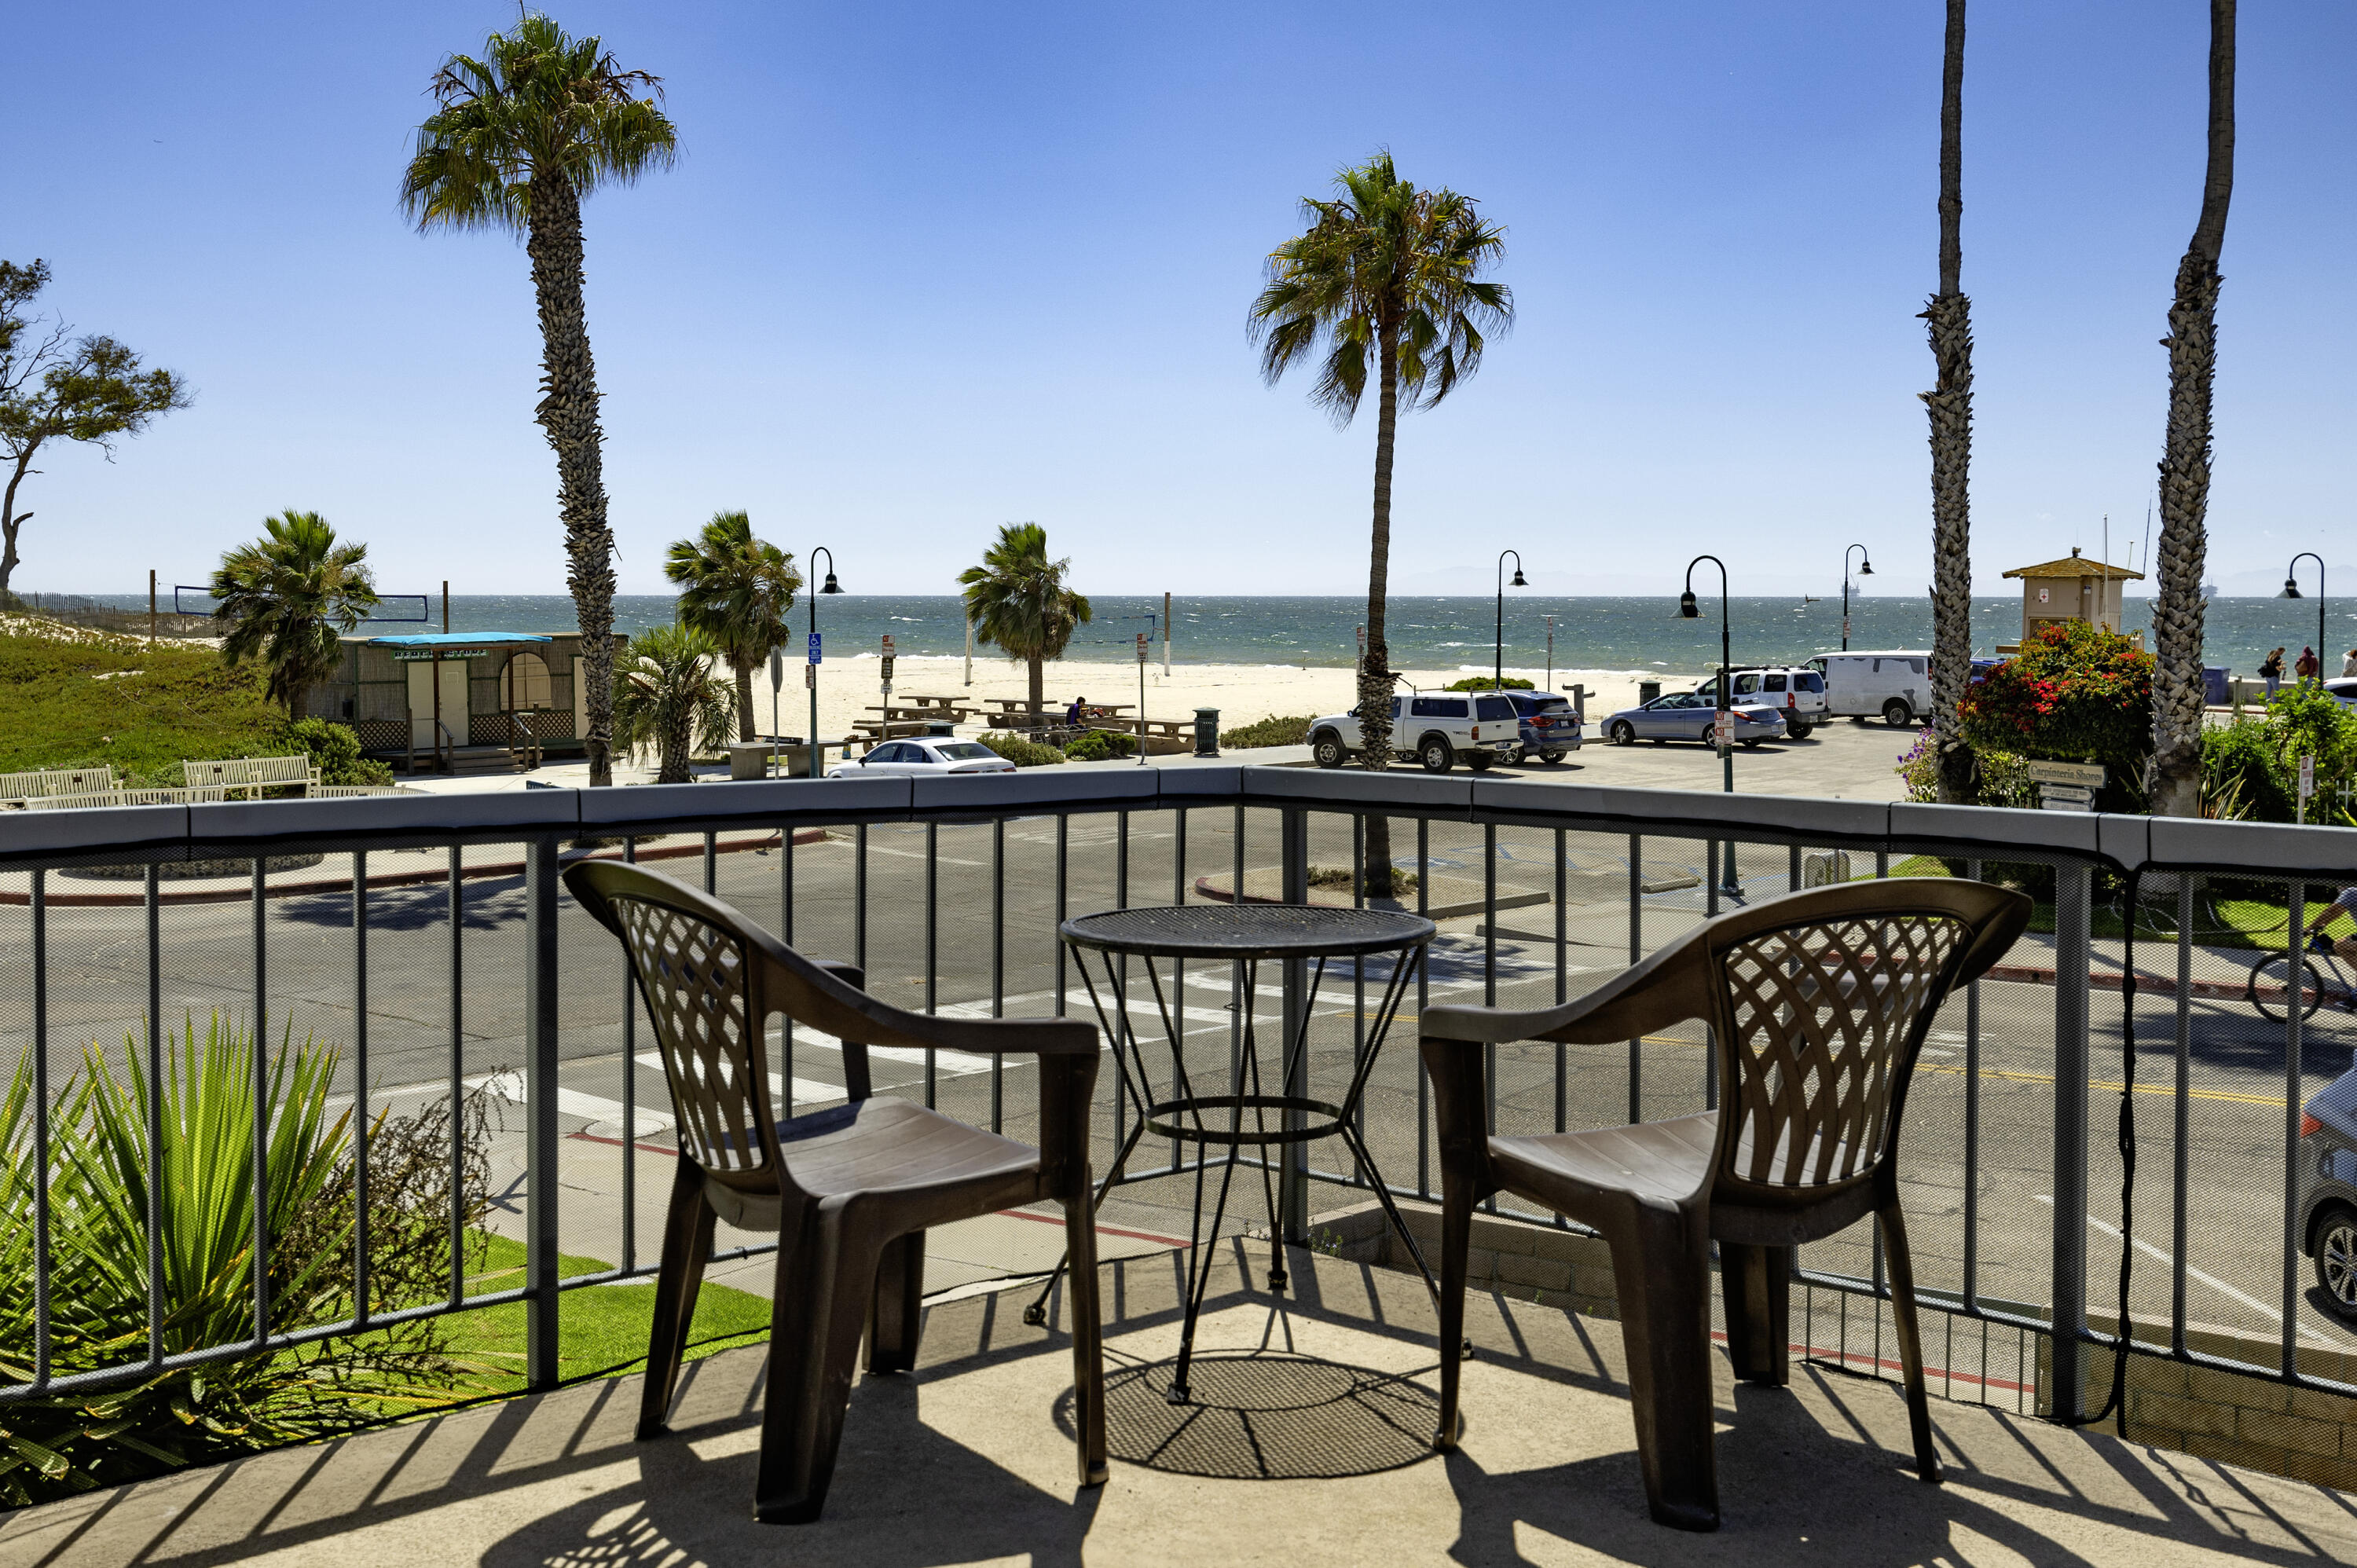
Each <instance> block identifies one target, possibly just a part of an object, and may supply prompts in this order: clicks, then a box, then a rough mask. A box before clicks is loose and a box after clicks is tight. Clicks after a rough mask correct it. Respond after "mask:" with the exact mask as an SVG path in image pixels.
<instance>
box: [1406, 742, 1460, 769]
mask: <svg viewBox="0 0 2357 1568" xmlns="http://www.w3.org/2000/svg"><path fill="white" fill-rule="evenodd" d="M1415 759H1416V760H1417V761H1418V762H1421V763H1423V764H1424V770H1425V771H1426V773H1446V772H1448V770H1449V768H1453V767H1455V766H1456V763H1457V753H1456V752H1455V751H1454V750H1453V749H1451V748H1450V746H1449V744H1448V741H1447V740H1445V739H1443V738H1442V737H1441V736H1437V735H1436V736H1426V738H1425V741H1424V744H1423V745H1421V746H1417V747H1416V748H1415Z"/></svg>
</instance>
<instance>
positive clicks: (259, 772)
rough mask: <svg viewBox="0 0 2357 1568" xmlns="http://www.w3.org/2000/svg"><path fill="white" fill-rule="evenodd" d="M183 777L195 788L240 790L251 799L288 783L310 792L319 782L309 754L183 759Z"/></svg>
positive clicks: (244, 796) (301, 792)
mask: <svg viewBox="0 0 2357 1568" xmlns="http://www.w3.org/2000/svg"><path fill="white" fill-rule="evenodd" d="M180 779H181V782H182V783H183V784H185V785H186V786H187V787H188V788H189V789H231V790H239V791H242V792H243V798H244V799H246V800H260V799H261V798H262V791H263V790H264V789H280V788H285V787H288V786H292V787H293V788H294V789H296V790H297V791H298V792H299V793H300V794H303V795H308V794H309V793H310V792H311V791H312V789H314V788H315V787H317V784H318V782H319V776H318V775H317V774H316V773H314V772H313V771H312V770H311V759H310V758H309V757H215V758H210V759H208V760H204V761H197V762H183V763H181V764H180Z"/></svg>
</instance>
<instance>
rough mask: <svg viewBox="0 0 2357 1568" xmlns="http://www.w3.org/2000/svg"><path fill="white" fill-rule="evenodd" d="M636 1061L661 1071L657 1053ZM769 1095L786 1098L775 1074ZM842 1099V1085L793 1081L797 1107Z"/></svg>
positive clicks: (642, 1053)
mask: <svg viewBox="0 0 2357 1568" xmlns="http://www.w3.org/2000/svg"><path fill="white" fill-rule="evenodd" d="M638 1061H639V1065H640V1067H643V1068H651V1069H654V1070H655V1071H656V1072H661V1071H662V1056H661V1055H660V1054H659V1053H657V1052H654V1051H640V1053H639V1057H638ZM770 1095H771V1096H772V1098H773V1099H775V1100H778V1101H783V1100H784V1099H785V1097H786V1080H785V1079H782V1078H780V1077H779V1076H778V1075H777V1074H776V1073H771V1074H770ZM842 1098H843V1085H841V1084H839V1083H829V1082H827V1081H826V1080H825V1079H817V1078H797V1079H794V1103H795V1104H796V1105H797V1106H802V1105H823V1104H825V1103H827V1102H828V1101H834V1100H840V1099H842Z"/></svg>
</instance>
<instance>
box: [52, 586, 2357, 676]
mask: <svg viewBox="0 0 2357 1568" xmlns="http://www.w3.org/2000/svg"><path fill="white" fill-rule="evenodd" d="M98 602H100V603H102V604H110V605H114V606H118V607H122V608H124V609H139V610H144V609H145V608H146V607H147V600H146V596H145V595H144V594H143V595H139V596H130V595H122V596H101V597H100V598H99V601H98ZM811 602H812V601H811V599H810V598H809V596H805V597H804V599H803V600H802V603H800V604H798V605H796V606H795V607H794V612H793V625H794V629H795V632H796V634H797V642H796V648H795V654H794V657H796V658H797V659H798V658H799V657H800V652H801V642H800V638H801V636H802V634H803V633H804V631H805V630H806V628H807V627H808V626H809V618H810V606H811ZM816 602H817V606H818V626H819V631H820V633H821V636H822V638H823V645H824V650H825V655H826V657H828V658H832V659H854V658H860V657H870V658H872V657H874V656H876V654H877V652H879V651H880V649H881V643H882V639H883V638H884V636H885V635H886V634H889V635H890V636H891V637H892V639H893V641H894V644H895V647H894V651H895V652H896V653H899V654H901V655H904V656H916V655H935V656H940V655H955V654H959V653H963V651H964V650H965V622H964V618H963V610H962V608H961V606H960V601H959V600H958V599H957V598H955V597H954V596H949V595H937V596H906V597H902V596H891V595H868V594H845V595H842V596H833V597H821V598H819V599H818V600H817V601H816ZM1090 603H1091V606H1092V608H1093V609H1094V611H1095V616H1094V618H1093V619H1092V620H1091V622H1090V623H1089V624H1088V625H1087V626H1084V627H1082V628H1081V631H1080V635H1079V636H1078V637H1076V638H1075V639H1073V641H1072V645H1071V648H1070V649H1069V650H1067V652H1066V655H1065V656H1066V657H1067V658H1069V659H1072V660H1082V661H1092V662H1103V663H1123V662H1128V661H1131V660H1134V659H1135V641H1134V640H1133V639H1135V636H1136V634H1137V633H1138V632H1141V631H1146V630H1148V629H1149V628H1150V629H1151V630H1152V632H1153V635H1154V646H1153V657H1154V658H1155V659H1156V660H1160V658H1161V656H1162V649H1161V628H1160V625H1159V622H1160V619H1161V613H1162V600H1161V598H1160V596H1154V597H1151V598H1148V597H1145V596H1125V595H1120V594H1094V595H1092V596H1090ZM1703 603H1704V609H1703V616H1702V618H1701V619H1699V620H1681V619H1680V618H1678V614H1677V600H1676V599H1675V598H1674V597H1669V596H1663V597H1658V598H1654V597H1647V598H1550V597H1541V596H1534V595H1529V594H1520V593H1515V592H1513V591H1512V590H1509V591H1508V593H1507V596H1506V604H1505V620H1504V627H1503V639H1504V653H1505V662H1506V667H1507V668H1508V669H1509V670H1517V671H1542V670H1544V668H1545V667H1546V665H1547V662H1548V647H1547V636H1548V628H1547V618H1548V617H1550V616H1551V617H1553V618H1554V621H1555V625H1554V650H1553V663H1554V667H1555V669H1557V670H1584V671H1610V670H1619V671H1635V672H1641V673H1652V672H1654V671H1662V672H1665V673H1686V672H1692V671H1702V670H1706V669H1707V668H1709V667H1710V666H1712V665H1715V664H1717V662H1718V608H1719V607H1718V601H1717V599H1716V598H1706V599H1705V600H1704V602H1703ZM188 607H189V608H201V607H207V606H200V605H197V604H194V603H192V604H190V605H189V606H188ZM412 609H414V601H412V602H411V603H410V604H409V605H405V606H404V607H402V612H403V613H408V612H409V611H410V610H412ZM2146 609H2147V601H2145V600H2142V599H2129V600H2128V601H2127V603H2126V621H2127V625H2126V628H2124V629H2126V630H2131V631H2134V630H2139V629H2142V628H2143V627H2144V626H2145V622H2146ZM2325 609H2326V623H2325V625H2326V630H2325V637H2326V639H2327V641H2328V644H2329V645H2330V654H2329V657H2328V664H2329V667H2330V669H2331V670H2332V671H2333V672H2334V673H2336V674H2337V673H2338V672H2339V671H2340V669H2341V663H2340V655H2341V653H2342V652H2344V651H2345V650H2348V649H2350V648H2352V647H2357V608H2351V607H2348V606H2347V602H2346V601H2327V602H2326V604H2325ZM429 610H430V613H431V615H432V620H431V621H430V622H429V623H427V624H426V625H424V626H420V625H418V624H416V623H414V622H412V623H410V624H408V625H406V626H404V625H403V624H400V623H396V622H391V621H387V622H381V623H371V629H375V630H379V631H382V632H387V633H390V632H396V631H401V630H404V629H407V630H426V629H438V628H439V626H440V620H441V614H440V607H439V605H438V604H436V605H434V606H431V607H429ZM1728 610H1729V614H1728V622H1729V629H1730V632H1731V640H1732V644H1733V650H1734V654H1735V658H1736V660H1738V662H1743V663H1773V662H1778V661H1782V660H1803V659H1807V658H1809V657H1811V656H1813V655H1814V654H1818V653H1826V652H1831V651H1832V650H1835V649H1837V648H1839V647H1840V646H1841V631H1842V628H1841V620H1842V607H1841V600H1840V598H1839V597H1838V596H1836V597H1833V598H1826V599H1813V600H1805V601H1804V600H1801V599H1796V598H1790V597H1784V598H1758V597H1738V598H1736V599H1734V600H1733V601H1731V603H1730V604H1729V606H1728ZM614 612H615V614H614V619H615V627H616V629H618V630H620V631H625V632H634V631H642V630H645V629H647V628H651V627H656V626H663V625H667V624H669V623H670V621H671V619H672V615H673V601H672V599H671V597H670V596H667V595H652V594H646V595H627V596H618V597H617V598H616V600H615V601H614ZM1497 617H1498V609H1497V601H1496V600H1495V599H1493V598H1483V597H1470V598H1468V597H1450V598H1432V597H1420V598H1419V597H1405V596H1396V597H1394V598H1393V599H1392V600H1391V602H1390V606H1389V628H1388V631H1389V638H1390V642H1391V655H1392V663H1393V665H1394V667H1395V668H1398V669H1404V670H1459V669H1461V670H1465V671H1480V670H1487V669H1489V668H1490V667H1491V660H1492V659H1493V657H1494V655H1493V653H1492V651H1491V649H1492V644H1493V641H1494V639H1497V638H1498V636H1499V634H1500V632H1499V624H1498V618H1497ZM1365 618H1366V603H1365V601H1364V600H1363V599H1359V598H1351V597H1342V596H1333V597H1327V596H1315V597H1311V596H1304V597H1286V596H1254V597H1234V598H1187V597H1181V598H1179V599H1176V600H1174V601H1173V603H1172V607H1171V619H1172V622H1173V625H1172V627H1171V633H1172V638H1171V657H1172V659H1173V660H1179V661H1183V662H1186V663H1190V664H1270V665H1320V666H1329V667H1334V668H1343V669H1347V668H1349V667H1350V666H1351V663H1352V662H1353V661H1354V660H1355V658H1356V636H1355V632H1356V628H1357V627H1358V626H1359V625H1360V623H1361V622H1362V621H1363V620H1364V619H1365ZM574 624H575V618H574V611H573V601H572V600H571V599H569V598H566V597H565V596H562V595H519V596H503V595H469V596H452V598H451V600H450V628H451V629H452V630H453V631H557V630H563V629H565V628H569V627H571V626H573V625H574ZM2020 628H2021V601H2020V599H2019V598H2018V596H2012V595H2007V596H2005V597H2002V598H1980V599H1975V600H1974V602H1973V650H1974V651H1975V653H1981V654H1986V653H1989V652H1990V651H1992V650H1993V649H1994V648H1995V646H1996V644H1997V643H1998V642H2001V641H2002V642H2010V641H2012V640H2013V639H2014V638H2015V636H2016V635H2017V634H2018V632H2019V630H2020ZM2206 629H2207V646H2206V650H2205V653H2206V662H2208V663H2211V664H2222V665H2224V666H2226V667H2227V668H2229V669H2232V670H2234V671H2238V672H2240V673H2243V674H2250V673H2252V672H2254V671H2256V670H2257V669H2258V666H2259V662H2260V660H2263V659H2264V658H2266V654H2267V651H2268V650H2270V649H2272V648H2275V647H2276V646H2277V645H2279V644H2281V645H2288V647H2289V648H2290V650H2291V652H2292V653H2293V654H2295V655H2296V654H2297V653H2298V651H2299V650H2300V648H2301V647H2302V646H2303V645H2304V644H2307V643H2310V642H2313V641H2314V640H2315V639H2316V637H2317V601H2316V600H2314V599H2303V600H2298V601H2291V600H2284V599H2264V598H2233V599H2223V598H2222V599H2212V601H2211V602H2210V607H2209V616H2208V621H2207V628H2206ZM1931 638H1932V607H1931V601H1930V600H1929V599H1928V598H1922V597H1910V596H1900V595H1889V596H1878V597H1874V598H1859V597H1853V598H1852V599H1851V601H1850V639H1849V642H1850V646H1851V647H1853V648H1924V647H1928V646H1930V643H1931ZM974 652H975V657H976V658H990V657H994V655H993V654H992V652H991V650H988V649H984V648H977V649H976V650H974ZM2286 662H2287V664H2288V662H2289V660H2288V659H2287V660H2286Z"/></svg>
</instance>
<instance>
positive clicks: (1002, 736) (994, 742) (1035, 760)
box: [976, 730, 1064, 768]
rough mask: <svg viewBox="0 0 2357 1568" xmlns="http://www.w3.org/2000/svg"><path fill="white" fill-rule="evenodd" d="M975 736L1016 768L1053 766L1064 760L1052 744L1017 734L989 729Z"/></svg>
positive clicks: (1062, 755)
mask: <svg viewBox="0 0 2357 1568" xmlns="http://www.w3.org/2000/svg"><path fill="white" fill-rule="evenodd" d="M976 738H977V739H979V740H980V741H981V742H982V744H983V745H985V746H988V747H990V749H991V750H993V751H995V752H996V753H998V755H999V756H1001V757H1005V758H1006V760H1007V761H1009V762H1011V763H1013V764H1015V766H1016V767H1017V768H1053V767H1055V766H1056V765H1057V764H1058V763H1060V762H1061V761H1063V760H1064V754H1063V753H1062V752H1060V751H1058V750H1057V749H1056V748H1055V747H1054V746H1042V745H1040V744H1039V742H1038V741H1036V740H1026V739H1025V738H1024V737H1023V736H1019V735H1008V734H1006V733H1005V732H1004V731H1001V730H990V731H988V732H986V733H985V734H983V735H981V736H977V737H976Z"/></svg>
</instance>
